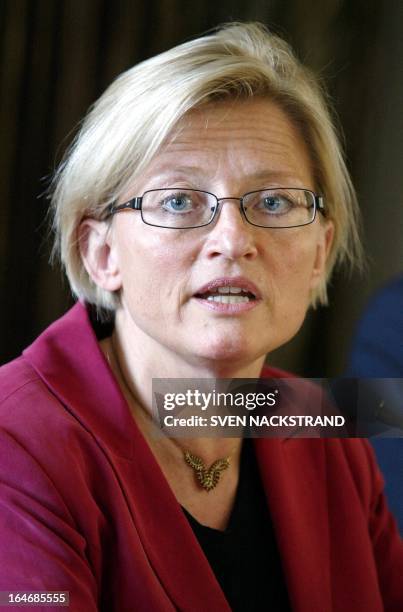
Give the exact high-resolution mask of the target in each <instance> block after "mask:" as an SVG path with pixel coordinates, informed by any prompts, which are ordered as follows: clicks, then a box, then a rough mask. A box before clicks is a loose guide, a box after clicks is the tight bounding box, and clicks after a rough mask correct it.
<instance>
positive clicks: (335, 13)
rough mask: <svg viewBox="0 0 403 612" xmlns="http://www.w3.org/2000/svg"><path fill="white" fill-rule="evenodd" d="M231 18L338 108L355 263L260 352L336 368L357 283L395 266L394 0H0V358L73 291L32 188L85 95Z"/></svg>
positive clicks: (398, 24) (400, 42)
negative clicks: (354, 213)
mask: <svg viewBox="0 0 403 612" xmlns="http://www.w3.org/2000/svg"><path fill="white" fill-rule="evenodd" d="M229 20H259V21H262V22H263V23H265V24H266V25H268V26H269V27H270V28H271V29H273V30H274V31H275V32H277V33H279V34H280V35H282V36H284V37H285V38H286V39H287V40H288V41H289V42H290V43H291V44H292V45H293V47H294V49H295V50H296V52H297V54H298V55H299V57H300V58H301V59H302V60H303V61H304V62H305V63H306V64H307V65H309V66H311V67H312V68H313V69H314V70H315V71H317V73H318V74H319V75H320V76H321V78H322V79H323V80H324V82H325V83H326V85H327V87H328V90H329V91H330V93H331V95H332V98H333V101H334V107H335V109H336V111H337V113H338V115H339V117H340V124H341V126H342V132H343V134H344V136H343V138H344V141H345V149H346V156H347V161H348V166H349V168H350V171H351V174H352V176H353V180H354V183H355V185H356V188H357V191H358V195H359V201H360V205H361V210H362V216H363V237H364V245H365V251H366V254H367V260H368V265H367V271H366V272H365V273H364V274H363V275H352V276H351V275H347V274H346V273H345V272H343V271H342V270H340V271H338V272H337V273H336V274H335V276H334V279H333V282H332V286H331V288H330V306H329V307H327V308H322V309H319V310H317V311H315V312H313V313H310V314H309V316H308V318H307V321H306V324H305V325H304V328H303V329H302V331H301V333H300V334H299V335H298V337H297V338H296V339H294V340H293V341H292V342H291V343H290V344H289V345H288V346H287V347H285V348H283V349H281V351H279V352H278V353H276V354H275V355H273V357H272V358H271V362H272V363H275V364H277V365H280V366H282V367H286V368H287V369H290V370H294V371H295V372H297V373H299V374H302V375H305V376H336V375H338V374H340V373H341V372H342V371H343V370H344V368H345V364H346V357H347V354H348V351H349V346H350V343H351V338H352V333H353V330H354V327H355V324H356V321H357V319H358V317H359V315H360V313H361V311H362V309H363V307H364V305H365V302H366V301H367V299H368V297H369V295H370V294H372V293H373V291H374V290H376V289H377V288H378V287H380V286H381V285H382V284H384V283H385V282H386V281H388V280H389V279H391V278H392V277H394V276H396V275H397V274H398V273H400V272H401V271H402V269H403V237H402V236H403V231H402V230H403V165H402V161H403V154H402V143H403V120H402V102H403V78H402V67H403V36H402V31H403V3H402V2H401V1H400V0H388V1H387V2H379V1H378V0H345V1H343V0H321V2H320V3H319V2H315V1H313V0H220V1H219V2H217V1H216V0H205V1H204V2H203V1H189V0H113V1H112V0H57V1H55V0H1V2H0V44H1V58H0V87H1V96H0V127H1V147H0V156H1V163H0V173H1V174H0V177H1V180H0V191H1V195H0V296H1V302H0V315H1V325H0V363H2V362H4V361H6V360H9V359H11V358H13V357H15V356H16V355H18V354H19V353H20V352H21V350H22V349H23V348H24V347H25V346H26V345H27V344H29V343H30V342H31V341H32V340H33V339H34V338H35V336H37V335H38V333H39V332H40V331H41V330H43V329H44V328H45V327H46V326H47V325H48V324H49V323H50V322H51V321H52V320H54V319H55V318H57V317H58V316H59V315H61V314H62V313H63V312H64V311H65V310H66V309H67V308H68V307H69V305H70V304H71V303H72V299H71V297H70V294H69V290H68V286H67V283H66V281H64V280H63V275H62V273H61V271H60V270H59V269H58V268H55V267H53V268H52V267H50V265H49V263H48V260H49V252H50V242H51V241H50V237H49V232H48V221H47V218H46V211H47V205H48V203H47V200H46V198H45V197H44V196H43V193H44V191H45V189H46V187H47V185H48V182H49V178H50V176H51V175H52V173H53V171H54V169H55V166H56V165H57V163H58V161H60V159H61V157H62V154H63V151H64V149H65V147H66V146H67V145H68V143H69V142H70V141H71V139H72V137H73V135H74V133H75V130H76V128H77V124H78V122H79V121H80V119H81V118H82V117H83V115H84V113H85V112H86V110H87V108H88V107H89V105H90V104H91V103H92V102H93V101H94V100H95V99H96V98H97V97H98V96H99V95H100V94H101V93H102V91H103V90H104V89H105V88H106V86H107V85H108V84H109V83H110V81H111V80H112V79H114V77H116V76H117V75H118V74H119V73H120V72H122V71H123V70H125V69H127V68H129V67H130V66H132V65H133V64H135V63H137V62H139V61H141V60H143V59H145V58H147V57H149V56H151V55H154V54H156V53H158V52H160V51H163V50H165V49H167V48H169V47H171V46H173V45H175V44H177V43H179V42H183V41H184V40H187V39H189V38H192V37H194V36H195V35H197V34H201V33H203V32H204V31H206V30H207V29H209V28H211V27H213V26H216V25H217V24H219V23H221V22H224V21H229Z"/></svg>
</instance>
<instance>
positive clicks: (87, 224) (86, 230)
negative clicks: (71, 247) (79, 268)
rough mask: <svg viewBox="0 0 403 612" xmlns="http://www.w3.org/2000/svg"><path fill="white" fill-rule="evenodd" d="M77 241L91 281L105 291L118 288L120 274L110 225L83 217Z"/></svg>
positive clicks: (119, 286)
mask: <svg viewBox="0 0 403 612" xmlns="http://www.w3.org/2000/svg"><path fill="white" fill-rule="evenodd" d="M78 242H79V248H80V253H81V257H82V260H83V263H84V266H85V269H86V270H87V272H88V274H89V276H90V277H91V279H92V280H93V282H94V283H95V284H96V285H98V286H99V287H101V288H102V289H106V290H107V291H117V290H119V289H120V288H121V286H122V283H121V275H120V270H119V266H118V263H117V257H116V253H115V249H114V247H113V232H112V231H111V227H110V225H109V224H108V223H106V222H105V221H96V220H95V219H84V221H82V222H81V225H80V227H79V229H78Z"/></svg>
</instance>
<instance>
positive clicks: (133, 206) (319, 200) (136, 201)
mask: <svg viewBox="0 0 403 612" xmlns="http://www.w3.org/2000/svg"><path fill="white" fill-rule="evenodd" d="M165 189H166V190H170V189H183V191H195V192H197V193H206V194H207V195H210V196H212V197H213V198H214V199H215V200H216V202H217V203H216V205H215V207H214V209H212V214H211V218H210V220H209V221H207V223H203V224H202V225H189V226H187V227H173V226H170V225H157V224H156V223H149V222H148V221H145V220H144V216H143V209H142V203H143V198H144V196H145V195H146V194H147V193H153V192H154V191H163V190H165ZM273 189H293V190H295V191H306V192H308V193H310V194H311V195H312V197H313V202H314V209H315V210H314V213H313V217H312V220H311V221H308V222H307V223H300V224H299V225H284V226H281V225H276V226H274V227H272V226H267V225H259V224H258V223H253V222H252V221H249V219H248V217H247V216H246V211H245V207H244V198H246V197H247V196H249V195H252V194H254V193H259V192H261V191H270V190H273ZM224 200H236V201H238V202H239V209H240V212H241V215H242V217H243V218H244V219H245V221H246V222H247V223H249V224H250V225H253V226H254V227H263V228H264V229H293V228H295V227H304V226H305V225H311V223H313V222H314V221H315V219H316V213H317V212H319V213H321V214H322V215H323V217H326V207H325V203H324V199H323V196H321V195H318V194H316V193H315V192H314V191H312V190H311V189H304V188H303V187H280V186H274V187H266V188H263V189H254V190H253V191H248V192H247V193H244V194H243V196H241V197H240V198H235V197H224V198H217V196H216V195H215V194H214V193H211V191H205V190H204V189H186V188H183V187H182V188H181V187H160V188H158V189H147V191H145V192H144V193H143V195H141V196H135V197H134V198H131V200H129V201H128V202H124V203H123V204H117V203H116V202H112V204H110V205H109V206H108V208H107V211H106V216H105V217H104V220H106V219H108V218H109V217H111V216H112V215H115V214H116V213H119V212H122V211H126V210H139V211H140V215H141V220H142V221H143V223H145V224H146V225H150V226H151V227H162V228H163V229H174V230H186V229H196V228H198V227H206V226H207V225H211V223H213V221H214V219H216V218H217V217H218V215H219V212H220V205H221V202H223V201H224Z"/></svg>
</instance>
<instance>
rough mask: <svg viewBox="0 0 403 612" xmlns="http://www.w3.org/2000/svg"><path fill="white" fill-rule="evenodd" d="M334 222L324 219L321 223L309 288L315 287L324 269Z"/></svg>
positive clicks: (332, 235) (331, 240) (331, 239)
mask: <svg viewBox="0 0 403 612" xmlns="http://www.w3.org/2000/svg"><path fill="white" fill-rule="evenodd" d="M333 237H334V224H333V222H332V221H326V222H325V223H322V225H321V235H320V237H319V239H318V244H317V246H316V256H315V261H314V266H313V270H312V277H311V289H316V287H317V286H318V285H319V284H320V282H321V280H322V279H323V276H324V274H325V269H326V261H327V258H328V256H329V253H330V248H331V246H332V243H333Z"/></svg>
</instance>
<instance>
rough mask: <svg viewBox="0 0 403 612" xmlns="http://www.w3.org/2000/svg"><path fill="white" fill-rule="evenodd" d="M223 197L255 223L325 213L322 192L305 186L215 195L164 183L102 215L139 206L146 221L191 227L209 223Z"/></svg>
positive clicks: (286, 224) (303, 221)
mask: <svg viewBox="0 0 403 612" xmlns="http://www.w3.org/2000/svg"><path fill="white" fill-rule="evenodd" d="M224 200H236V201H238V202H239V205H240V211H241V214H242V216H243V217H244V218H245V220H246V221H247V222H248V223H250V224H251V225H256V226H257V227H268V228H272V229H283V228H284V229H285V228H290V227H301V226H303V225H309V224H310V223H313V221H314V219H315V216H316V211H319V212H320V213H322V214H323V215H325V206H324V203H323V198H322V196H318V195H316V194H315V193H313V191H309V190H308V189H299V188H294V187H291V188H289V187H271V188H270V189H260V190H259V191H249V192H248V193H245V194H244V195H243V196H242V197H241V198H232V197H230V198H217V196H215V195H214V194H213V193H210V192H208V191H201V190H199V189H181V188H180V187H167V188H165V189H150V190H148V191H145V192H144V193H143V195H142V196H139V197H135V198H132V199H131V200H130V201H129V202H126V203H124V204H116V203H113V204H111V205H110V206H109V208H108V210H107V216H106V218H107V217H109V216H110V215H114V214H115V213H118V212H122V211H126V210H139V211H140V214H141V218H142V220H143V222H144V223H146V224H147V225H153V226H155V227H165V228H167V229H191V228H196V227H203V226H204V225H209V224H210V223H212V222H213V221H214V219H215V218H216V217H217V215H218V214H219V210H220V205H221V203H222V202H223V201H224Z"/></svg>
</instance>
